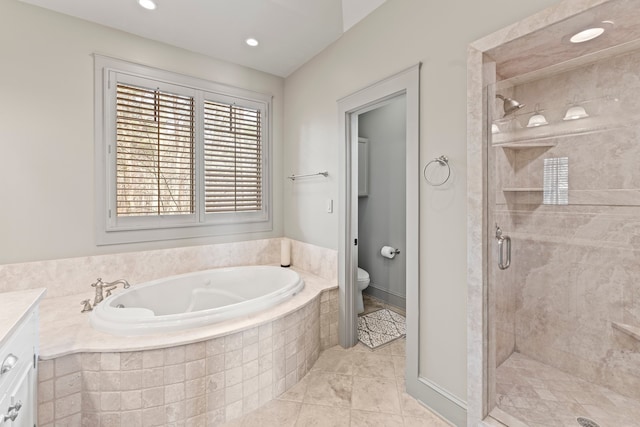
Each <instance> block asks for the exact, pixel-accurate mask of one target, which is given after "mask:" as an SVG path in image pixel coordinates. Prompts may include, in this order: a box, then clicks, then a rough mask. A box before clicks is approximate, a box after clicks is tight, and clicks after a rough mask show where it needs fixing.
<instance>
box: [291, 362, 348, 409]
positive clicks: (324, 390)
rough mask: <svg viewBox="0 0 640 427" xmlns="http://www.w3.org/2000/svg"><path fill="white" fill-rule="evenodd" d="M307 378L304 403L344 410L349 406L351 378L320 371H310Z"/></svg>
mask: <svg viewBox="0 0 640 427" xmlns="http://www.w3.org/2000/svg"><path fill="white" fill-rule="evenodd" d="M308 376H309V384H308V386H307V392H306V393H305V395H304V400H303V402H304V403H310V404H317V405H327V406H339V407H346V408H348V407H350V406H351V387H352V386H351V379H352V377H351V376H349V375H340V374H334V373H331V372H321V371H312V372H310V373H309V374H308Z"/></svg>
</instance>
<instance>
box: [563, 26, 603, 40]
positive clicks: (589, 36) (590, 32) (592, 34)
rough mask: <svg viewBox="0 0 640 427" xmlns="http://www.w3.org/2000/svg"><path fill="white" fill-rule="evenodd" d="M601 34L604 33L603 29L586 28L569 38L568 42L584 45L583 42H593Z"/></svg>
mask: <svg viewBox="0 0 640 427" xmlns="http://www.w3.org/2000/svg"><path fill="white" fill-rule="evenodd" d="M602 33H604V28H601V27H594V28H587V29H586V30H582V31H580V32H579V33H576V34H574V35H573V36H571V38H570V39H569V41H570V42H571V43H584V42H588V41H589V40H593V39H595V38H596V37H600V36H601V35H602Z"/></svg>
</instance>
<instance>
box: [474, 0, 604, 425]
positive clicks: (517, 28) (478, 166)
mask: <svg viewBox="0 0 640 427" xmlns="http://www.w3.org/2000/svg"><path fill="white" fill-rule="evenodd" d="M608 1H611V0H597V1H592V2H588V4H587V2H573V1H568V0H565V1H563V2H561V5H562V7H554V8H550V9H547V10H543V11H542V12H539V13H537V14H534V15H532V16H530V17H528V18H525V19H523V20H521V21H520V22H519V23H517V25H516V24H513V25H510V26H508V27H505V28H503V29H501V30H498V31H496V32H494V33H492V34H490V35H488V36H486V37H483V38H481V39H479V40H476V41H475V42H473V43H471V44H470V45H469V47H468V49H467V378H468V380H467V426H468V427H472V426H473V427H476V426H486V425H488V424H485V423H484V422H483V420H484V419H485V418H488V417H489V412H490V411H491V410H492V409H493V408H492V406H493V404H494V402H493V399H492V396H491V394H492V393H494V394H495V389H494V386H493V385H492V381H493V380H494V375H495V350H494V349H493V348H492V346H493V345H494V343H493V342H491V341H490V340H493V338H494V337H493V335H494V334H493V333H492V331H491V325H490V318H491V316H492V312H491V309H490V304H489V272H490V269H489V263H490V262H491V257H490V248H491V245H492V244H493V239H494V237H493V236H492V235H491V234H490V233H489V226H490V225H491V224H490V222H489V219H490V217H489V214H490V211H489V199H490V197H489V191H495V189H491V188H490V187H489V180H488V175H489V174H488V172H489V171H488V167H489V165H490V162H489V157H490V156H489V151H488V150H489V144H490V126H489V108H488V106H489V101H490V100H493V98H492V96H493V90H492V89H491V88H490V86H492V85H493V84H494V83H496V67H495V63H494V62H493V60H492V59H491V58H490V57H489V55H487V54H486V53H487V52H488V51H490V50H492V49H495V48H497V47H500V46H502V45H504V44H506V43H509V42H511V41H513V40H515V39H517V38H520V37H525V36H527V35H530V34H532V33H534V32H536V31H540V30H543V29H544V28H545V27H548V26H549V25H552V24H555V23H558V22H561V21H564V20H566V19H569V18H571V17H572V16H574V15H578V14H581V13H583V12H585V11H587V10H589V9H591V8H593V7H596V6H598V5H600V4H603V3H607V2H608ZM490 92H491V93H490Z"/></svg>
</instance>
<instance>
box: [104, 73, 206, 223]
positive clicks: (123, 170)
mask: <svg viewBox="0 0 640 427" xmlns="http://www.w3.org/2000/svg"><path fill="white" fill-rule="evenodd" d="M116 111H117V120H116V129H117V144H116V147H117V148H116V151H117V154H116V156H117V157H116V165H117V171H116V188H117V190H116V200H117V215H118V216H127V215H135V216H143V215H176V214H191V213H193V212H194V210H195V201H194V193H195V192H194V181H195V180H194V163H195V162H194V146H195V144H194V106H193V98H191V97H188V96H183V95H175V94H170V93H166V92H161V91H159V90H154V89H146V88H139V87H134V86H130V85H124V84H118V86H117V107H116Z"/></svg>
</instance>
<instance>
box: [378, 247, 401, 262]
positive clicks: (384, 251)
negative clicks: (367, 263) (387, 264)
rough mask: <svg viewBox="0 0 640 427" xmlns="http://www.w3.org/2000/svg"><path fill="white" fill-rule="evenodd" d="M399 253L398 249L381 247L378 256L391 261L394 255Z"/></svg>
mask: <svg viewBox="0 0 640 427" xmlns="http://www.w3.org/2000/svg"><path fill="white" fill-rule="evenodd" d="M399 253H400V249H396V248H394V247H392V246H383V247H382V248H381V249H380V255H382V256H383V257H385V258H389V259H393V258H394V257H395V256H396V255H398V254H399Z"/></svg>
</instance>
